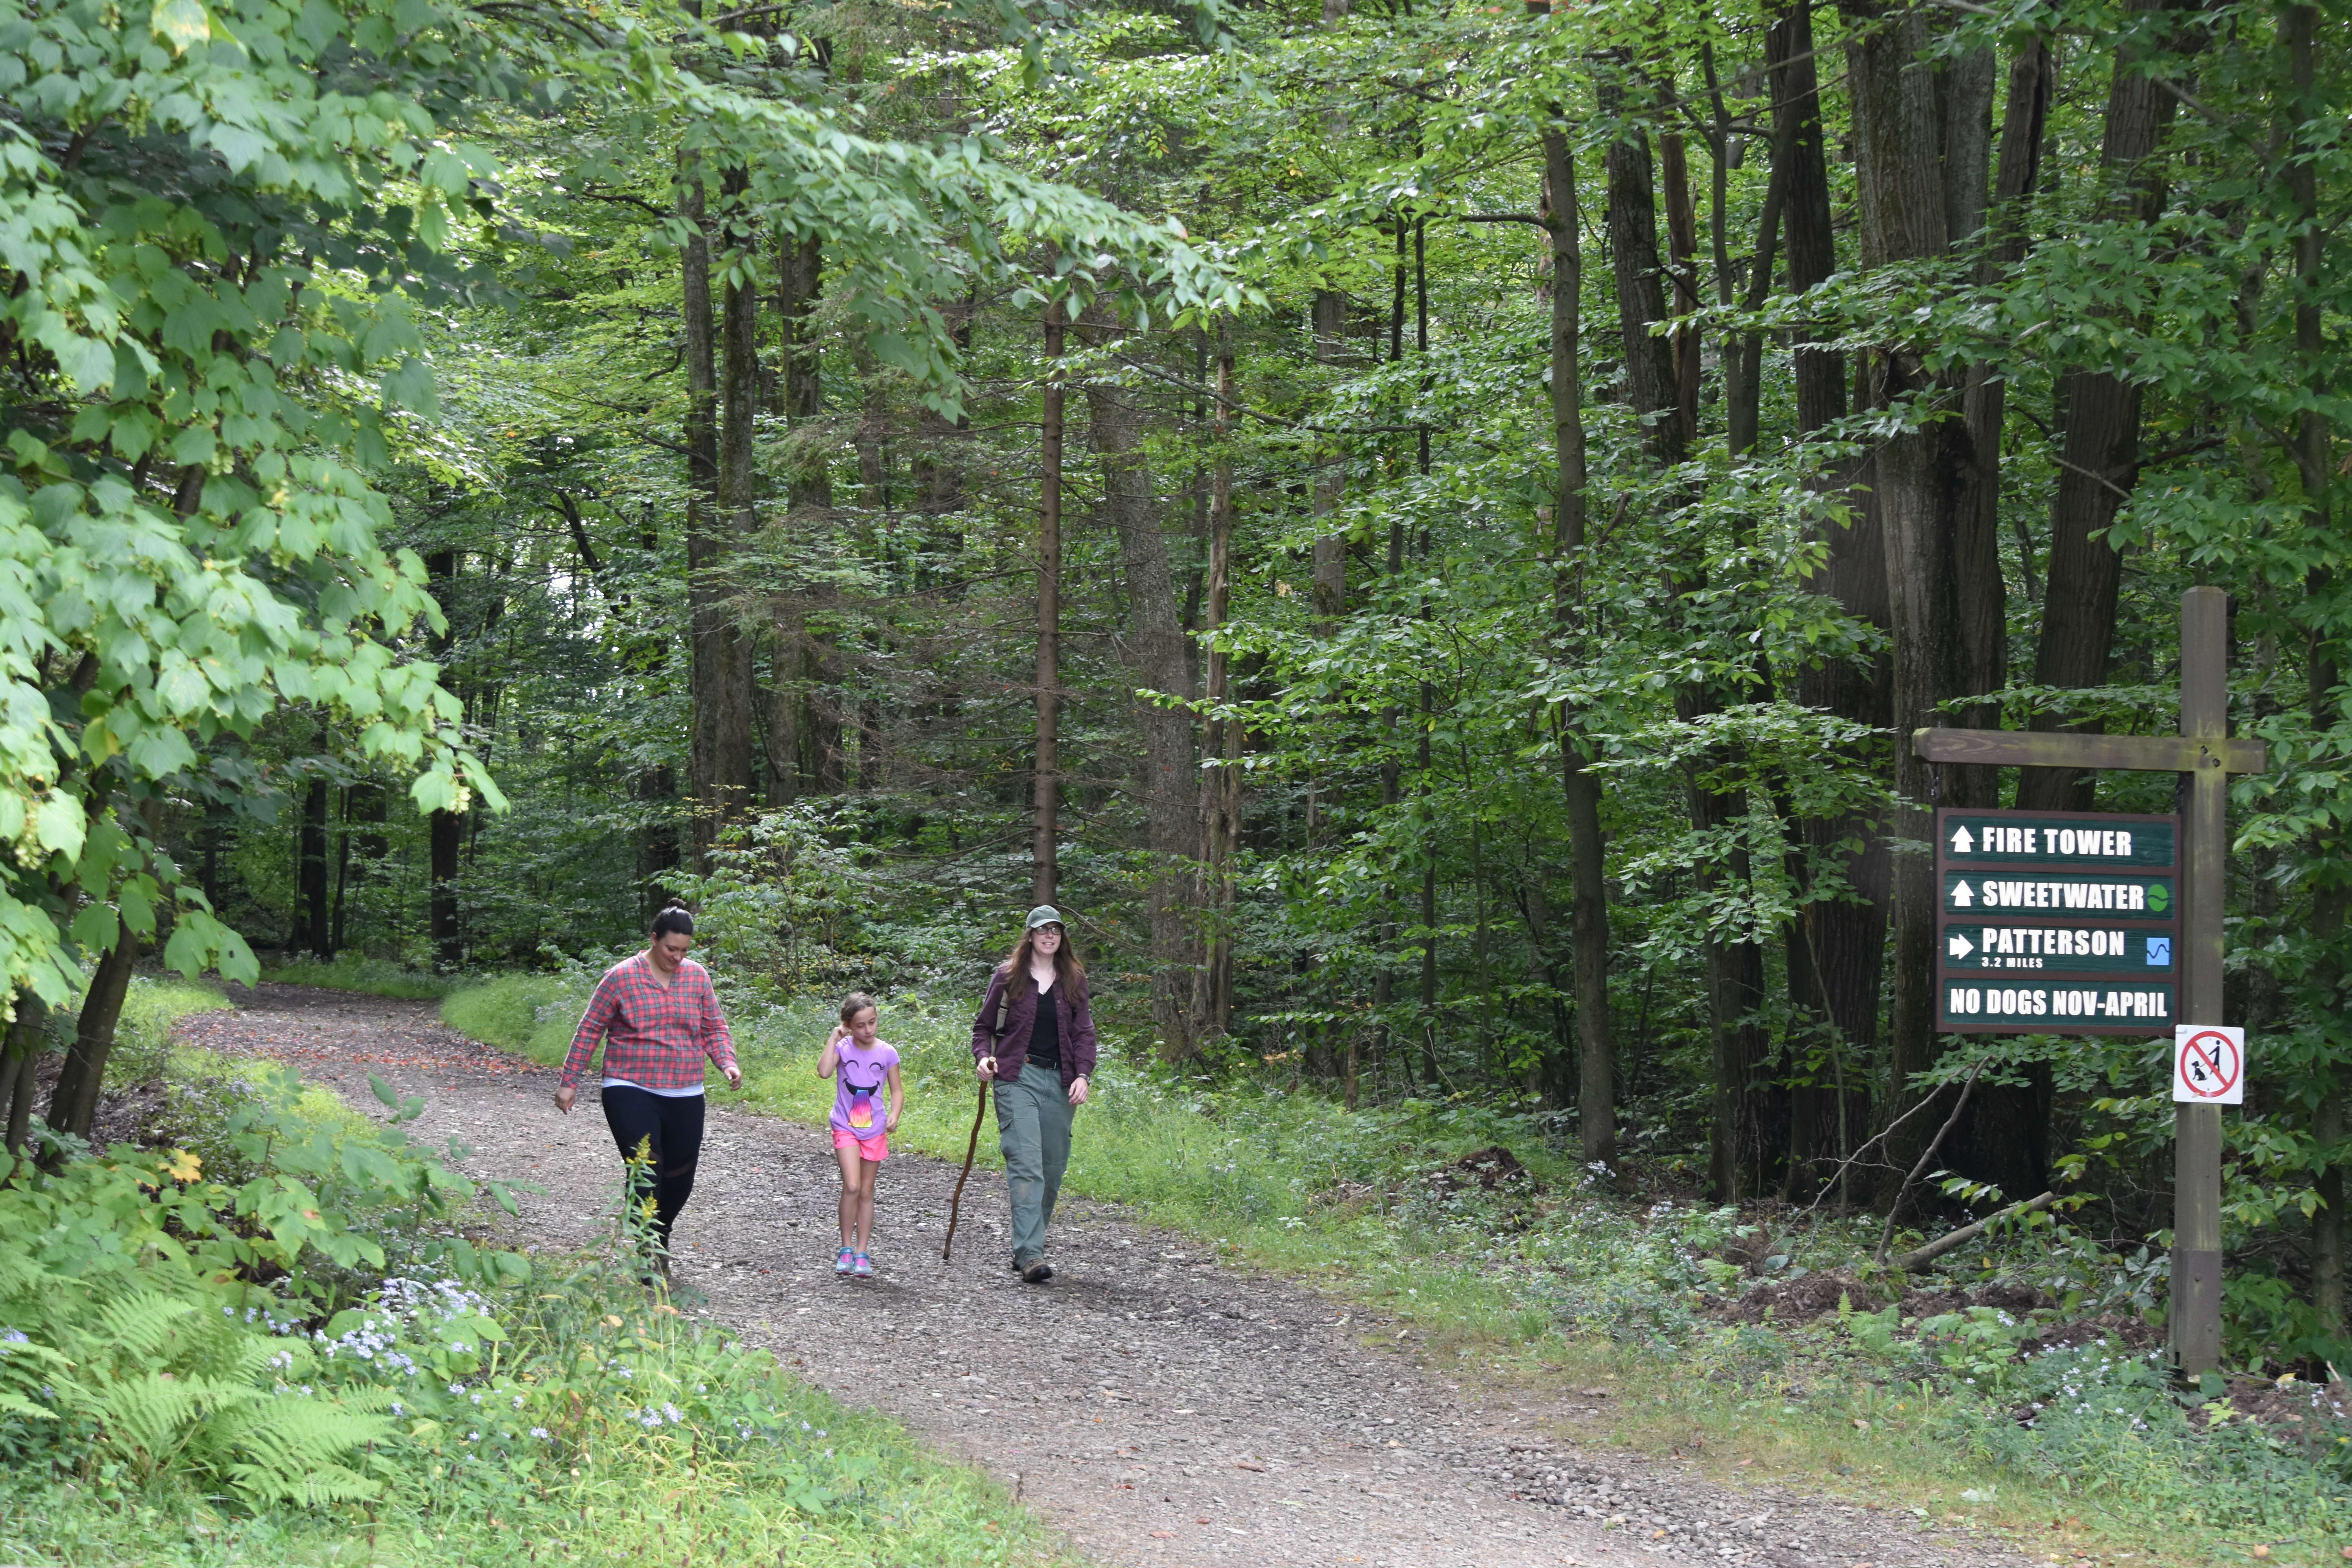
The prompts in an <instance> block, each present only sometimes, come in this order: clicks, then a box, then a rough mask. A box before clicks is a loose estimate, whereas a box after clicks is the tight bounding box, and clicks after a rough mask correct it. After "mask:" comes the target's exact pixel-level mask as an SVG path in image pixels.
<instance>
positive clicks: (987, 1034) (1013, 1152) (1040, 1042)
mask: <svg viewBox="0 0 2352 1568" xmlns="http://www.w3.org/2000/svg"><path fill="white" fill-rule="evenodd" d="M971 1059H972V1061H973V1062H974V1063H975V1064H976V1065H977V1066H978V1067H979V1068H980V1077H981V1081H982V1082H983V1083H986V1082H988V1081H990V1080H992V1079H993V1080H994V1082H995V1084H996V1132H997V1145H998V1147H1000V1148H1002V1149H1003V1151H1004V1183H1005V1186H1006V1188H1007V1189H1008V1190H1009V1191H1010V1193H1011V1194H1012V1198H1013V1272H1014V1273H1016V1274H1018V1275H1020V1276H1021V1278H1022V1279H1025V1280H1027V1281H1028V1282H1029V1283H1030V1284H1032V1285H1043V1284H1044V1283H1045V1281H1046V1280H1048V1279H1052V1278H1053V1277H1054V1268H1053V1265H1051V1264H1049V1263H1047V1262H1046V1261H1045V1227H1046V1226H1048V1225H1050V1224H1051V1223H1053V1218H1054V1199H1055V1197H1056V1196H1057V1195H1059V1194H1060V1193H1061V1190H1062V1172H1063V1171H1064V1170H1065V1169H1066V1168H1067V1166H1068V1165H1069V1163H1070V1123H1071V1121H1073V1120H1074V1119H1075V1118H1076V1114H1077V1109H1078V1107H1079V1106H1081V1105H1084V1104H1085V1103H1086V1102H1087V1079H1088V1078H1089V1077H1091V1076H1092V1075H1093V1073H1094V1070H1095V1021H1094V1018H1093V1016H1092V1015H1091V1014H1090V1013H1089V1012H1088V1011H1087V970H1086V965H1084V964H1082V963H1079V962H1078V955H1077V953H1076V952H1074V951H1072V949H1071V946H1070V939H1069V935H1068V933H1066V931H1063V930H1062V912H1061V910H1057V909H1055V908H1054V906H1053V905H1051V904H1040V905H1038V906H1037V907H1036V908H1035V909H1034V910H1030V911H1029V923H1028V927H1027V929H1026V930H1024V931H1023V932H1022V933H1021V941H1020V942H1018V943H1017V944H1015V946H1014V947H1013V952H1012V955H1011V956H1010V957H1008V958H1006V959H1005V961H1004V962H1003V963H1000V964H998V965H997V966H996V972H995V973H993V974H992V975H990V976H989V979H988V994H987V996H985V997H984V998H982V1001H981V1004H980V1016H979V1017H977V1018H975V1019H973V1020H972V1026H971Z"/></svg>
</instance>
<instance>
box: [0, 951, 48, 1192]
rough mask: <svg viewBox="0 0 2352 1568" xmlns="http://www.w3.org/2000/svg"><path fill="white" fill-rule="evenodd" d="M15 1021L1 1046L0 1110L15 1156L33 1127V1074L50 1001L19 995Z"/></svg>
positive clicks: (28, 992) (8, 1140)
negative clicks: (4, 1043)
mask: <svg viewBox="0 0 2352 1568" xmlns="http://www.w3.org/2000/svg"><path fill="white" fill-rule="evenodd" d="M48 1019H49V1005H48V1004H47V1003H46V1002H44V1001H42V1000H41V999H40V997H39V996H37V995H36V994H34V993H32V992H30V991H19V992H17V993H16V1023H14V1024H13V1025H11V1026H9V1029H8V1036H7V1045H6V1048H5V1049H0V1110H5V1115H6V1117H7V1152H8V1153H9V1155H10V1156H11V1157H12V1158H13V1157H14V1156H15V1155H16V1154H17V1153H19V1152H22V1151H23V1149H24V1147H25V1138H26V1134H27V1133H29V1132H30V1131H32V1127H33V1075H34V1074H35V1073H36V1072H37V1071H38V1070H39V1069H40V1060H41V1040H42V1038H43V1036H44V1034H45V1032H46V1030H47V1025H48Z"/></svg>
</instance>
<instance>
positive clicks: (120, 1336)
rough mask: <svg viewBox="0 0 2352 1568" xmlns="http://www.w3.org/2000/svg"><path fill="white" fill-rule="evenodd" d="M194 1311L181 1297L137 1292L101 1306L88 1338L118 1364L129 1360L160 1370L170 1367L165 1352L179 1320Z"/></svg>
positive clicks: (190, 1315)
mask: <svg viewBox="0 0 2352 1568" xmlns="http://www.w3.org/2000/svg"><path fill="white" fill-rule="evenodd" d="M195 1310H196V1304H195V1303H194V1301H191V1300H187V1299H185V1298H184V1297H179V1296H165V1295H163V1294H160V1293H158V1292H156V1291H152V1290H136V1291H132V1292H131V1293H130V1294H129V1295H126V1296H123V1297H121V1299H119V1300H113V1301H110V1302H108V1303H106V1304H105V1305H104V1306H102V1307H100V1309H99V1311H98V1322H97V1325H96V1330H97V1331H96V1332H95V1333H94V1334H92V1335H90V1336H89V1337H91V1338H93V1339H95V1340H96V1341H97V1342H98V1343H99V1344H100V1345H101V1346H103V1347H105V1349H106V1350H107V1351H109V1352H111V1354H112V1358H113V1359H114V1361H115V1362H116V1363H117V1364H118V1365H119V1364H121V1362H123V1361H124V1360H130V1361H133V1362H141V1363H147V1364H148V1365H151V1366H152V1367H153V1368H154V1369H155V1370H157V1371H163V1370H165V1369H166V1368H169V1367H170V1366H171V1365H172V1361H171V1358H170V1357H169V1355H168V1354H167V1352H168V1351H169V1350H170V1348H171V1345H172V1340H173V1335H174V1333H175V1332H177V1331H180V1330H181V1329H182V1327H183V1324H182V1320H183V1319H185V1318H189V1317H192V1316H194V1313H195Z"/></svg>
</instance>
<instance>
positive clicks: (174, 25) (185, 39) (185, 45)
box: [148, 0, 213, 55]
mask: <svg viewBox="0 0 2352 1568" xmlns="http://www.w3.org/2000/svg"><path fill="white" fill-rule="evenodd" d="M148 26H151V27H152V28H153V29H154V30H155V32H156V35H157V36H158V37H162V38H163V40H164V41H165V42H166V43H168V44H170V45H171V46H172V52H173V54H175V55H184V54H186V53H187V52H188V51H189V50H190V49H192V48H194V47H196V46H197V45H198V44H201V43H203V42H204V41H205V39H207V38H209V37H212V36H213V19H212V16H211V14H210V13H208V12H207V11H205V8H204V6H203V5H201V4H200V3H199V0H155V9H154V10H153V12H152V13H151V14H150V16H149V17H148Z"/></svg>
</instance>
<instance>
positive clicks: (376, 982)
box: [261, 952, 470, 1002]
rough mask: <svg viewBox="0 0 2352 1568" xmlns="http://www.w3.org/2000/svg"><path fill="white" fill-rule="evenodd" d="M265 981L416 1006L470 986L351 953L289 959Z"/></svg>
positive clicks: (264, 976) (268, 971)
mask: <svg viewBox="0 0 2352 1568" xmlns="http://www.w3.org/2000/svg"><path fill="white" fill-rule="evenodd" d="M261 978H262V979H263V980H265V981H267V982H268V983H270V984H277V985H322V986H325V987H328V988H329V989H331V990H335V991H357V992H361V993H363V994H366V995H370V996H392V997H397V998H400V999H401V1000H404V1001H412V1002H432V1001H438V1000H439V999H440V998H442V997H444V996H446V995H448V994H450V993H452V992H454V991H457V990H460V989H462V988H464V987H465V986H466V985H467V984H470V982H469V981H468V980H467V978H466V977H464V976H462V975H454V974H434V973H427V972H426V971H425V970H421V969H410V968H407V967H405V966H404V965H402V964H398V963H392V962H391V961H390V960H388V959H382V958H362V957H360V956H359V955H357V954H356V953H349V952H344V953H338V954H336V955H335V956H334V957H333V958H331V959H320V958H296V959H289V960H287V961H286V962H284V963H274V964H272V965H270V966H269V967H268V968H267V969H265V970H263V971H262V972H261Z"/></svg>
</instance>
